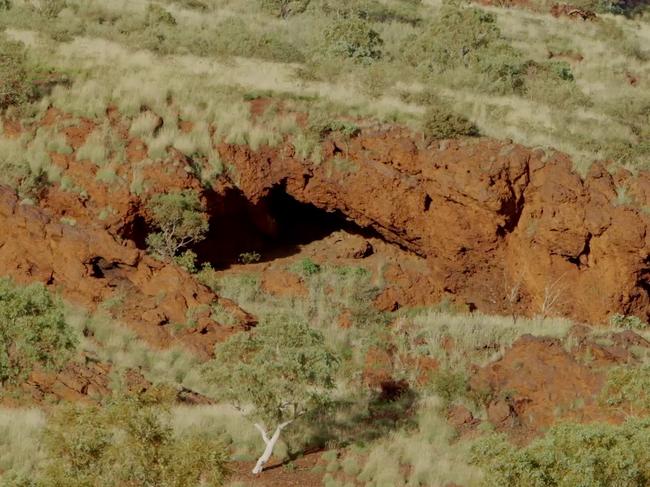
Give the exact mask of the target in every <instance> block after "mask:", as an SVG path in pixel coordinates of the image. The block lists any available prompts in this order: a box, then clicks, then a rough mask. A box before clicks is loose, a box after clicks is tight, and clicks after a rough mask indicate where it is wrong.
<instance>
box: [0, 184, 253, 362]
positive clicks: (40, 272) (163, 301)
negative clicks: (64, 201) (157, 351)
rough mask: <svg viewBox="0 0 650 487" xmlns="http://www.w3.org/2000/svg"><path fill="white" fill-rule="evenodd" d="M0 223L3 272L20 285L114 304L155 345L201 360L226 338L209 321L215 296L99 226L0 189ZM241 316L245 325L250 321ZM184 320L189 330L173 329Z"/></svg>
mask: <svg viewBox="0 0 650 487" xmlns="http://www.w3.org/2000/svg"><path fill="white" fill-rule="evenodd" d="M0 222H1V224H2V232H1V233H0V269H1V271H2V272H1V274H2V275H9V276H11V277H13V278H14V279H15V280H16V281H18V282H35V281H39V282H43V283H45V284H47V285H48V286H49V287H51V288H52V289H53V290H56V291H59V292H61V293H62V295H63V296H64V297H65V298H67V299H70V300H71V301H73V302H76V303H80V304H83V305H85V306H88V307H90V308H91V309H94V308H95V307H96V306H97V305H99V304H100V303H102V302H104V301H106V300H109V299H113V300H115V304H114V306H113V307H112V311H113V312H115V314H116V315H117V316H118V317H119V318H120V319H121V320H123V321H124V322H126V324H128V325H129V326H130V327H131V328H133V329H134V330H135V331H136V332H137V334H138V335H139V336H140V337H141V338H143V339H145V340H147V341H148V342H149V343H150V344H152V345H154V346H157V347H168V346H170V345H171V344H172V343H174V342H178V341H180V342H181V343H185V344H187V345H189V346H191V347H193V348H194V349H195V350H196V351H197V352H198V353H200V354H201V355H202V356H207V355H208V354H210V353H211V351H212V347H213V345H214V343H215V342H216V341H217V340H219V339H220V338H223V336H224V334H227V333H229V331H228V330H229V329H226V328H224V327H221V326H220V325H219V324H218V323H216V322H214V321H213V320H212V319H211V312H210V304H211V303H213V302H214V301H215V300H217V299H218V298H217V296H215V295H214V293H212V292H211V291H210V290H209V289H208V288H206V287H204V286H202V285H200V284H198V283H197V282H196V280H195V279H193V278H192V277H191V276H190V275H188V274H187V273H185V272H184V271H182V270H181V269H179V268H178V267H176V266H173V265H166V264H164V263H161V262H159V261H156V260H155V259H152V258H150V257H148V256H147V255H145V254H144V252H142V251H140V250H138V249H136V248H135V247H134V246H133V244H132V243H130V242H128V241H127V242H125V244H124V245H121V244H119V243H118V242H117V241H116V240H115V239H114V238H113V237H112V236H111V235H110V234H109V233H108V232H106V231H105V230H104V229H103V228H101V227H94V226H92V225H84V226H81V225H79V226H72V225H69V224H65V223H61V222H60V221H57V220H56V219H53V218H52V217H51V216H49V214H48V212H47V211H44V210H42V209H39V208H36V207H33V206H28V205H21V204H19V202H18V200H17V197H16V195H15V193H14V191H13V190H11V189H10V188H7V187H0ZM223 302H224V305H225V306H228V307H229V308H236V306H235V305H233V304H232V303H230V302H227V300H223ZM239 312H240V317H242V318H244V321H245V319H246V318H248V316H247V315H246V314H245V313H243V312H241V310H239ZM190 317H191V318H192V319H193V326H187V327H185V329H184V330H182V331H175V330H174V329H173V326H172V325H174V324H177V325H183V324H187V323H188V322H189V321H190Z"/></svg>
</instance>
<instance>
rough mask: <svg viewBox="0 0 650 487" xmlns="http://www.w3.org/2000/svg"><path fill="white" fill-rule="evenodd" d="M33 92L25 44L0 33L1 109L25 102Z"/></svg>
mask: <svg viewBox="0 0 650 487" xmlns="http://www.w3.org/2000/svg"><path fill="white" fill-rule="evenodd" d="M0 10H1V9H0ZM32 94H33V84H32V83H31V81H30V75H29V73H28V70H27V63H26V58H25V48H24V46H23V45H22V44H21V43H19V42H13V41H10V40H8V39H7V38H6V37H5V36H4V34H3V33H0V110H1V109H3V108H7V107H8V106H10V105H19V104H21V103H24V102H25V101H27V100H28V99H29V98H31V96H32Z"/></svg>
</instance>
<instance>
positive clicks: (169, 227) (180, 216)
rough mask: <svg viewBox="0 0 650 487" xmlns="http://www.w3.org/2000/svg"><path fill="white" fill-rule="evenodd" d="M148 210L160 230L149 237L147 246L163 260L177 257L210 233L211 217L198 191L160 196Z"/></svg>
mask: <svg viewBox="0 0 650 487" xmlns="http://www.w3.org/2000/svg"><path fill="white" fill-rule="evenodd" d="M148 209H149V211H150V212H151V214H152V217H153V223H154V224H155V226H156V227H157V229H158V231H157V232H154V233H151V234H149V236H147V245H148V246H149V251H150V252H151V253H153V254H154V255H156V256H158V257H159V258H161V259H163V260H167V261H169V260H172V259H174V257H176V256H177V255H178V254H179V253H180V252H181V251H182V250H185V249H186V248H187V247H188V246H189V245H190V244H192V243H196V242H200V241H201V240H203V239H204V238H205V236H206V234H207V233H208V228H209V225H208V216H207V215H206V214H205V208H204V207H203V205H202V204H201V202H200V201H199V197H198V195H197V194H196V192H194V191H180V192H174V193H167V194H160V195H156V196H154V197H153V198H151V201H150V202H149V205H148Z"/></svg>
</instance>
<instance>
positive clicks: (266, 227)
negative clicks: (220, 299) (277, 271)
mask: <svg viewBox="0 0 650 487" xmlns="http://www.w3.org/2000/svg"><path fill="white" fill-rule="evenodd" d="M208 211H209V212H210V215H211V218H210V233H209V234H208V237H207V238H206V239H205V241H203V242H201V243H200V244H199V245H197V247H196V249H195V250H196V252H197V254H198V256H199V260H200V261H202V262H209V263H210V264H212V266H213V267H214V268H215V269H225V268H228V267H230V266H231V265H233V264H236V263H240V261H241V257H242V254H246V253H248V254H252V253H257V254H259V256H260V260H259V261H260V262H265V261H271V260H274V259H277V258H281V257H287V256H290V255H294V254H296V253H298V252H299V251H300V247H301V246H303V245H306V244H309V243H310V242H314V241H318V240H322V239H323V238H325V237H327V236H328V235H330V234H332V233H334V232H336V231H339V230H344V231H346V232H348V233H352V234H358V235H363V236H364V237H370V236H374V234H373V232H371V231H368V230H364V229H362V228H361V227H359V226H358V225H356V224H355V223H354V222H351V221H350V220H348V219H347V218H346V217H345V215H343V214H342V213H341V212H339V211H334V212H328V211H326V210H323V209H320V208H317V207H316V206H314V205H311V204H308V203H301V202H299V201H297V200H296V199H295V198H293V197H292V196H290V195H289V194H287V192H286V191H285V188H284V187H283V186H278V187H276V188H274V189H273V190H272V191H271V192H270V193H269V195H268V196H266V197H265V198H264V199H262V200H261V201H260V202H258V203H257V204H252V203H251V202H250V201H248V200H247V199H246V198H245V197H244V195H243V194H242V193H241V192H240V191H238V190H235V189H232V190H228V191H227V192H226V193H225V194H222V195H218V196H215V200H214V201H212V202H210V204H209V206H208Z"/></svg>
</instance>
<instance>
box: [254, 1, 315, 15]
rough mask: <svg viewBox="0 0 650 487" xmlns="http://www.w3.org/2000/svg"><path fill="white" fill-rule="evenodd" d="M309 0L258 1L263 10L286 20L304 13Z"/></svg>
mask: <svg viewBox="0 0 650 487" xmlns="http://www.w3.org/2000/svg"><path fill="white" fill-rule="evenodd" d="M310 1H311V0H260V4H261V6H262V8H263V9H264V10H266V11H267V12H270V13H272V14H273V15H275V16H277V17H282V18H283V19H286V18H287V17H290V16H292V15H296V14H299V13H302V12H304V11H305V10H306V9H307V7H308V6H309V3H310Z"/></svg>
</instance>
